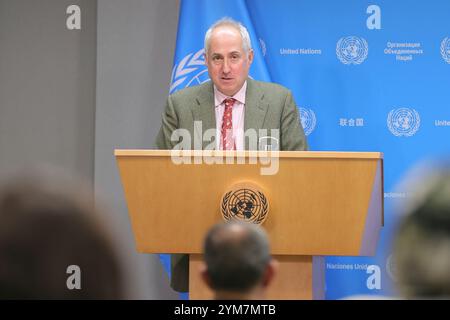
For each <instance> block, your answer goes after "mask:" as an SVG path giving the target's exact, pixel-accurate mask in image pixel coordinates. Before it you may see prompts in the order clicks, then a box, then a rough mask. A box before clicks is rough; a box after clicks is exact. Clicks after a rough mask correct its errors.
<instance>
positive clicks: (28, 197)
mask: <svg viewBox="0 0 450 320" xmlns="http://www.w3.org/2000/svg"><path fill="white" fill-rule="evenodd" d="M65 180H68V181H65ZM101 218H102V217H101V213H100V212H99V210H98V209H96V208H94V199H93V192H92V191H91V189H90V188H86V186H85V185H84V184H79V183H77V184H75V183H74V179H73V178H69V179H66V177H61V176H58V179H56V180H54V179H50V178H49V176H48V175H47V174H44V175H43V174H41V173H39V174H33V175H25V176H21V177H16V179H14V180H11V181H9V182H7V183H6V184H5V185H4V186H3V187H2V188H1V189H0V299H119V298H122V297H123V296H122V273H121V267H120V265H119V260H118V257H117V255H116V252H115V249H114V248H115V247H114V246H113V242H112V238H111V235H110V234H109V233H108V231H107V229H106V227H105V224H104V222H102V221H101Z"/></svg>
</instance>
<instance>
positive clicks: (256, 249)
mask: <svg viewBox="0 0 450 320" xmlns="http://www.w3.org/2000/svg"><path fill="white" fill-rule="evenodd" d="M204 261H205V266H204V269H203V270H202V278H203V280H204V281H205V282H206V284H207V285H208V286H209V287H210V288H211V289H212V290H213V291H214V297H215V299H217V300H229V299H236V300H253V299H264V298H265V291H266V289H267V287H268V286H269V285H270V284H271V282H272V280H273V278H274V275H275V273H276V262H275V260H274V259H272V257H271V255H270V249H269V241H268V238H267V235H266V233H265V231H264V229H262V228H261V227H259V226H257V225H255V224H251V223H245V222H226V223H220V224H217V225H215V226H213V227H212V228H211V229H210V230H209V232H208V234H207V235H206V238H205V241H204Z"/></svg>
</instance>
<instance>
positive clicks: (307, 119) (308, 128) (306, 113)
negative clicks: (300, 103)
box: [300, 108, 316, 136]
mask: <svg viewBox="0 0 450 320" xmlns="http://www.w3.org/2000/svg"><path fill="white" fill-rule="evenodd" d="M300 121H301V122H302V127H303V130H305V135H307V136H309V135H310V134H311V133H312V132H313V131H314V129H315V128H316V115H315V113H314V111H312V110H311V109H305V108H300Z"/></svg>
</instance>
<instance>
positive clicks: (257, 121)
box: [244, 79, 269, 131]
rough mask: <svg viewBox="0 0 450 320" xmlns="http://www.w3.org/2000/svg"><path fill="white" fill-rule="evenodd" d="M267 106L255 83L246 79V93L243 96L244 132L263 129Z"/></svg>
mask: <svg viewBox="0 0 450 320" xmlns="http://www.w3.org/2000/svg"><path fill="white" fill-rule="evenodd" d="M268 107H269V105H268V104H267V103H266V102H265V101H264V92H263V91H262V90H261V89H259V87H258V85H257V83H256V82H255V81H254V80H252V79H247V92H246V96H245V118H244V131H246V130H247V129H255V130H256V131H258V130H259V129H261V128H262V127H263V124H264V119H265V117H266V113H267V109H268Z"/></svg>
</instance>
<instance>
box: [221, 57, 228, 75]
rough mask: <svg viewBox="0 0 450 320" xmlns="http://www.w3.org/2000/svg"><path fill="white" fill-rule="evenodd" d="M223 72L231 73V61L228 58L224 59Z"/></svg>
mask: <svg viewBox="0 0 450 320" xmlns="http://www.w3.org/2000/svg"><path fill="white" fill-rule="evenodd" d="M222 71H223V73H229V72H230V63H229V62H228V59H227V58H225V59H223V66H222Z"/></svg>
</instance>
